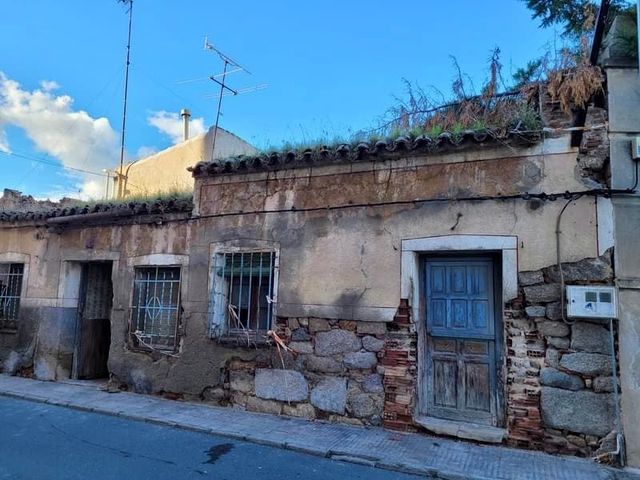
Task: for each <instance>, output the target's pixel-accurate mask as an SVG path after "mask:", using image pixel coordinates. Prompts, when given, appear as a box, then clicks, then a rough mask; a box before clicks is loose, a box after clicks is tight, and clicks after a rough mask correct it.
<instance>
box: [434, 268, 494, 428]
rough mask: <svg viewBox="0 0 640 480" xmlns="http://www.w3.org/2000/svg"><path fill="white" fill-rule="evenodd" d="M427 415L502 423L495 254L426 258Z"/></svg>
mask: <svg viewBox="0 0 640 480" xmlns="http://www.w3.org/2000/svg"><path fill="white" fill-rule="evenodd" d="M425 274H426V282H425V284H426V319H425V320H426V333H427V335H426V349H427V352H426V353H427V355H426V364H427V365H426V367H427V368H426V377H427V378H426V382H423V392H422V399H423V401H422V403H423V405H422V406H423V410H426V412H424V413H426V414H427V415H429V416H433V417H438V418H444V419H450V420H462V421H469V422H473V423H481V424H487V425H494V426H495V425H497V423H498V418H497V414H496V411H497V408H496V404H497V392H496V360H495V359H496V325H495V323H496V322H495V320H496V315H495V298H494V296H495V289H494V265H493V261H492V260H491V259H481V258H474V257H468V258H455V259H453V258H447V259H439V260H436V259H434V260H427V261H426V266H425Z"/></svg>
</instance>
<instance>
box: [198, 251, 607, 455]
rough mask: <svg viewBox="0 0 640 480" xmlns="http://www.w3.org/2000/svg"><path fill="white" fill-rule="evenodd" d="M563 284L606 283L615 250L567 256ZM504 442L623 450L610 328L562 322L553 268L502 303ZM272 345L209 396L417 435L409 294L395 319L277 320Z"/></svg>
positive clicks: (525, 275) (584, 451)
mask: <svg viewBox="0 0 640 480" xmlns="http://www.w3.org/2000/svg"><path fill="white" fill-rule="evenodd" d="M563 272H564V277H565V282H566V283H567V284H577V285H581V284H582V285H585V284H610V283H611V282H612V277H613V272H612V267H611V254H610V252H609V253H608V254H606V255H604V256H603V257H600V258H592V259H584V260H581V261H579V262H575V263H565V264H563ZM503 319H504V332H505V335H504V336H505V344H506V346H505V365H504V372H505V373H504V375H505V379H506V382H505V383H506V392H505V393H506V402H505V403H506V418H507V425H506V427H507V432H508V435H507V443H508V444H509V445H511V446H515V447H520V448H528V449H534V450H544V451H547V452H549V453H563V454H573V455H581V456H590V455H593V454H599V453H602V452H604V451H609V450H613V449H614V448H615V445H614V443H615V435H614V433H613V428H614V411H615V408H614V403H613V395H612V393H611V392H612V390H613V381H614V379H613V377H612V371H611V370H612V360H611V355H610V354H611V352H610V339H609V331H608V328H607V325H606V324H603V323H598V322H597V321H586V320H578V321H576V322H575V323H573V324H568V323H565V322H563V321H562V318H561V310H560V284H559V273H558V269H557V267H556V266H551V267H547V268H544V269H541V270H537V271H531V272H521V273H520V274H519V296H518V298H517V299H515V300H513V301H512V302H510V303H509V304H508V305H506V306H505V308H504V317H503ZM277 333H278V335H279V336H280V337H281V338H282V339H283V340H284V342H285V343H286V344H287V345H288V346H289V347H290V348H291V349H293V350H294V351H295V352H296V353H295V354H291V353H287V352H282V351H281V352H279V351H278V349H277V348H276V347H274V346H270V347H268V348H261V347H258V349H257V350H255V355H254V356H252V357H249V358H251V359H249V360H248V359H247V358H248V357H246V356H245V357H244V359H242V358H240V357H237V358H232V359H231V360H229V361H228V362H227V363H226V364H225V366H224V368H223V369H222V371H221V375H222V378H223V381H222V382H221V385H222V386H218V387H214V388H212V389H209V390H207V391H206V392H205V393H204V394H203V398H204V399H205V400H209V401H214V402H216V403H218V404H222V405H230V406H232V407H234V408H240V409H246V410H250V411H256V412H264V413H271V414H282V415H290V416H295V417H303V418H308V419H322V420H329V421H337V422H344V423H350V424H356V425H383V426H384V427H385V428H389V429H393V430H400V431H417V430H420V427H418V426H417V425H415V424H414V422H413V413H414V409H415V405H416V400H417V397H416V389H417V358H418V352H417V333H416V328H415V325H414V324H413V323H412V321H411V308H410V306H409V304H408V302H407V300H401V302H400V306H399V308H398V311H397V313H396V315H395V318H394V321H393V322H391V323H388V324H385V323H375V322H355V321H345V320H327V319H321V318H279V319H278V321H277Z"/></svg>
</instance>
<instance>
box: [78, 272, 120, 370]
mask: <svg viewBox="0 0 640 480" xmlns="http://www.w3.org/2000/svg"><path fill="white" fill-rule="evenodd" d="M112 267H113V264H112V262H89V263H83V264H82V273H81V276H80V292H79V294H80V295H79V298H78V317H77V322H76V335H75V346H74V355H73V371H72V374H71V378H74V379H79V380H82V379H92V378H106V377H108V375H109V368H108V366H107V363H108V361H109V347H110V345H111V305H112V301H113V284H112V282H111V269H112Z"/></svg>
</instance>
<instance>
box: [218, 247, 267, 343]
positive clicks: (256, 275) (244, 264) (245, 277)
mask: <svg viewBox="0 0 640 480" xmlns="http://www.w3.org/2000/svg"><path fill="white" fill-rule="evenodd" d="M213 269H214V272H213V292H212V293H213V295H212V303H213V305H212V308H213V322H212V336H222V335H231V336H235V335H242V336H246V335H247V334H250V335H252V337H253V338H254V339H255V340H258V337H260V336H261V335H262V336H264V335H266V332H267V330H269V329H271V325H272V320H273V319H272V317H273V297H274V284H275V270H276V252H273V251H270V252H264V251H259V252H230V253H216V254H215V255H214V262H213Z"/></svg>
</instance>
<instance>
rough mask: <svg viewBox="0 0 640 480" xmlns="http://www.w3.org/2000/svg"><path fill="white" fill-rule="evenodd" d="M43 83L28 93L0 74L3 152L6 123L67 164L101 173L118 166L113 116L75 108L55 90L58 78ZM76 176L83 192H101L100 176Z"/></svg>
mask: <svg viewBox="0 0 640 480" xmlns="http://www.w3.org/2000/svg"><path fill="white" fill-rule="evenodd" d="M40 86H41V88H37V89H35V90H32V91H29V90H27V89H24V88H22V86H21V85H20V84H19V83H18V82H16V81H14V80H11V79H10V78H8V77H7V76H6V75H5V74H4V73H3V72H0V150H3V151H8V149H9V142H8V141H7V137H6V132H4V131H3V128H2V127H3V125H13V126H16V127H18V128H20V129H22V130H23V131H24V133H25V134H26V136H27V137H28V138H29V139H30V140H31V141H32V142H33V144H34V146H35V148H36V149H37V150H38V151H41V152H43V153H46V154H48V155H51V156H52V157H55V158H57V159H59V160H60V162H61V163H62V165H63V166H65V167H71V168H80V169H84V170H90V171H93V172H98V173H100V172H101V171H102V169H103V168H108V167H112V166H113V165H115V164H116V163H117V161H118V152H119V148H118V138H117V134H116V132H115V131H114V130H113V128H111V125H110V124H109V120H108V119H106V118H104V117H102V118H94V117H92V116H91V115H89V114H88V113H87V112H85V111H83V110H75V109H74V108H73V99H72V98H71V97H70V96H68V95H57V94H55V93H53V90H55V89H57V88H59V85H58V84H57V83H56V82H54V81H51V80H48V81H43V82H41V84H40ZM74 175H75V172H74ZM76 178H79V179H80V180H81V181H82V186H81V188H80V190H81V195H82V196H84V197H90V196H91V197H99V196H101V195H102V192H103V190H104V184H105V182H104V180H102V179H100V177H96V176H92V175H89V174H80V173H78V175H77V177H76ZM76 195H77V193H76Z"/></svg>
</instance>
